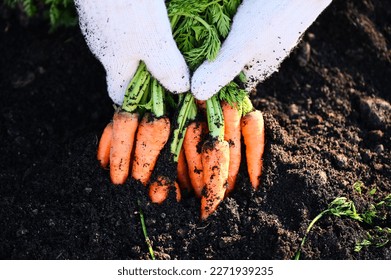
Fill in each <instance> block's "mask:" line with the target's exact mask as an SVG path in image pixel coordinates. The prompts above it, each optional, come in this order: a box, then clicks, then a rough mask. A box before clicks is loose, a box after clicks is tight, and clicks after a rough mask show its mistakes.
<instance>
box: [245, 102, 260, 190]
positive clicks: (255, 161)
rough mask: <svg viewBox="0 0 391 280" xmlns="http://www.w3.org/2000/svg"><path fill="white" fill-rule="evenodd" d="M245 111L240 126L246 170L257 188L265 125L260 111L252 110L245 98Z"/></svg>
mask: <svg viewBox="0 0 391 280" xmlns="http://www.w3.org/2000/svg"><path fill="white" fill-rule="evenodd" d="M245 102H246V104H247V108H248V109H247V110H246V111H247V112H246V113H245V115H244V116H243V117H242V120H241V128H242V135H243V140H244V144H245V146H246V159H247V170H248V174H249V177H250V182H251V185H252V187H253V188H254V189H255V190H257V189H258V187H259V185H260V184H261V175H262V167H263V160H262V156H263V152H264V149H265V127H264V121H263V115H262V113H261V111H259V110H254V109H253V107H252V105H251V101H250V100H249V99H248V98H246V100H245Z"/></svg>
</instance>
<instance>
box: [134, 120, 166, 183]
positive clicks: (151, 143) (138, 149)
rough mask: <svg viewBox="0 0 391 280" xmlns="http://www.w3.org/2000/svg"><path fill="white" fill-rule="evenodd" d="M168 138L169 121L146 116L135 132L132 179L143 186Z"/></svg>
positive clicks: (149, 176)
mask: <svg viewBox="0 0 391 280" xmlns="http://www.w3.org/2000/svg"><path fill="white" fill-rule="evenodd" d="M169 136H170V120H169V119H168V118H167V117H161V118H155V117H153V116H151V115H149V114H146V115H145V116H144V117H143V119H142V121H141V123H140V125H139V128H138V131H137V137H136V146H135V151H134V159H133V168H132V177H133V178H134V179H136V180H140V182H141V183H142V184H143V185H144V186H145V185H146V184H147V183H148V181H149V179H150V178H151V175H152V171H153V169H154V167H155V164H156V161H157V158H158V156H159V154H160V151H161V150H162V149H163V147H164V145H165V144H166V143H167V140H168V137H169Z"/></svg>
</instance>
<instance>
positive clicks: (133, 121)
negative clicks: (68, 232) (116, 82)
mask: <svg viewBox="0 0 391 280" xmlns="http://www.w3.org/2000/svg"><path fill="white" fill-rule="evenodd" d="M240 4H241V1H240V0H216V1H207V0H197V1H183V0H171V1H167V5H168V6H167V10H168V15H169V18H170V21H171V27H172V30H173V36H174V39H175V41H176V42H177V45H178V48H179V49H180V51H181V52H182V53H183V55H184V57H185V59H186V62H187V63H188V65H189V68H190V70H195V69H196V68H197V67H198V66H199V65H200V64H201V63H202V62H203V61H205V60H214V59H215V58H216V56H217V53H218V51H219V49H220V47H221V43H222V41H223V40H224V39H225V37H226V36H227V35H228V33H229V30H230V26H231V20H232V18H233V16H234V14H235V13H236V10H237V8H238V6H239V5H240ZM238 78H239V79H241V80H242V81H243V79H242V77H241V76H239V77H238ZM173 103H174V106H173V108H176V110H177V111H176V112H175V116H176V118H175V119H171V120H170V118H169V116H168V115H167V111H166V105H167V106H168V104H173ZM242 136H243V142H244V144H245V149H246V159H247V167H248V174H249V178H250V182H251V185H252V186H253V188H254V190H256V189H257V188H258V187H259V185H260V176H261V174H262V155H263V150H264V141H265V140H264V123H263V117H262V114H261V112H260V111H257V110H254V108H253V106H252V104H251V101H250V99H249V97H248V93H247V92H246V91H245V90H243V89H241V88H240V86H239V85H238V84H237V83H236V82H233V81H232V82H231V83H229V84H228V85H227V86H225V87H224V88H222V89H221V90H220V91H219V92H218V93H217V94H216V95H215V96H213V97H212V98H210V99H209V100H207V101H199V100H196V99H195V98H194V97H193V95H192V94H191V93H190V92H189V93H184V94H181V95H179V96H178V97H177V96H173V95H171V94H170V93H168V92H166V91H165V90H164V89H163V88H162V86H160V85H159V83H158V82H157V81H156V80H155V79H154V78H153V77H152V76H151V75H150V74H149V72H148V70H147V69H146V66H145V64H144V63H142V62H141V63H140V65H139V68H138V70H137V72H136V74H135V76H134V78H133V79H132V81H131V82H130V84H129V87H128V90H127V92H126V95H125V99H124V103H123V105H122V107H121V109H119V110H117V111H116V112H115V114H114V117H113V121H112V123H110V124H108V125H107V127H106V128H105V130H104V132H103V134H102V138H101V141H100V143H99V147H98V156H97V157H98V160H99V161H100V163H101V166H102V167H107V166H110V177H111V180H112V182H113V183H114V184H123V183H124V182H125V181H126V179H127V177H128V176H129V174H131V176H132V177H133V178H134V179H136V180H139V181H140V182H141V183H142V184H143V185H144V186H149V196H150V198H151V200H152V202H155V203H159V204H160V203H162V202H163V201H164V200H165V199H166V198H167V196H168V192H169V190H170V189H171V190H175V191H176V194H177V196H176V198H177V200H178V201H179V200H180V191H181V190H182V191H187V192H194V194H195V196H197V197H198V198H199V199H200V204H201V211H200V212H201V214H200V217H201V219H202V220H204V219H207V218H208V217H209V216H210V215H211V214H212V213H213V212H214V211H216V209H217V208H218V205H219V204H220V203H221V201H223V199H224V197H225V196H227V195H229V193H230V192H232V191H233V190H234V188H235V184H236V180H237V176H238V172H239V167H240V164H241V158H242V154H241V151H242V147H241V145H242ZM167 149H168V151H169V154H170V156H169V157H168V158H164V159H162V158H161V157H160V156H161V153H162V151H166V150H167ZM159 159H160V160H165V161H166V164H167V165H169V166H171V167H174V168H171V169H170V168H169V170H170V173H174V174H156V173H157V172H159V171H156V169H159V168H156V164H159ZM171 170H174V171H173V172H171ZM173 178H174V179H173Z"/></svg>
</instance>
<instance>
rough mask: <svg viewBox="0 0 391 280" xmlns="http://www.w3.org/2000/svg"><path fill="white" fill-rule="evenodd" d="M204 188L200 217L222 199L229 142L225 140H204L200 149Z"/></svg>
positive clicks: (226, 177)
mask: <svg viewBox="0 0 391 280" xmlns="http://www.w3.org/2000/svg"><path fill="white" fill-rule="evenodd" d="M202 164H203V166H204V177H203V179H204V185H205V187H204V189H203V192H202V197H201V219H202V220H205V219H206V218H208V217H209V215H211V214H212V213H213V212H215V211H216V209H217V207H218V205H219V204H220V202H221V201H222V200H223V199H224V195H225V192H226V187H227V180H228V169H229V144H228V142H227V141H217V140H214V141H212V143H211V142H206V143H205V144H204V147H203V151H202Z"/></svg>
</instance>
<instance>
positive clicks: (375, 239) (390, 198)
mask: <svg viewBox="0 0 391 280" xmlns="http://www.w3.org/2000/svg"><path fill="white" fill-rule="evenodd" d="M363 187H364V184H363V183H362V182H360V181H358V182H356V183H354V184H353V188H354V189H355V190H356V191H357V192H359V193H360V194H361V190H362V188H363ZM375 189H376V188H375ZM368 194H369V195H373V194H372V193H371V192H369V193H368ZM390 209H391V194H389V195H387V196H386V197H385V198H383V199H382V200H380V201H379V202H377V203H375V204H371V205H370V206H369V207H368V209H366V210H365V211H364V212H363V213H358V212H357V211H356V207H355V205H354V203H353V201H350V200H348V199H347V198H345V197H337V198H336V199H334V200H333V201H332V202H331V203H330V204H329V205H328V207H327V209H326V210H323V211H322V212H321V213H319V214H318V215H317V216H316V217H315V218H314V219H313V220H312V221H311V222H310V224H309V225H308V227H307V230H306V232H305V235H304V237H303V239H302V242H301V243H300V245H299V249H298V250H297V252H296V254H295V257H294V258H295V259H296V260H298V259H300V254H301V248H302V247H303V245H304V243H305V241H306V239H307V236H308V234H309V232H310V231H311V229H312V227H313V226H314V225H315V223H316V222H317V221H318V220H319V219H321V218H322V217H324V216H326V215H333V216H336V217H346V218H350V219H353V220H356V221H358V222H363V223H365V224H367V225H369V226H372V228H370V229H369V230H368V231H367V238H365V239H364V240H362V241H361V242H358V243H357V244H356V246H355V248H354V251H355V252H359V251H360V250H361V249H362V248H364V247H368V246H375V247H377V248H380V247H383V246H385V245H387V244H389V243H390V240H391V229H390V228H388V227H380V226H378V225H375V221H376V220H385V219H387V215H389V213H390ZM381 213H385V214H383V215H382V214H381Z"/></svg>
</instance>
